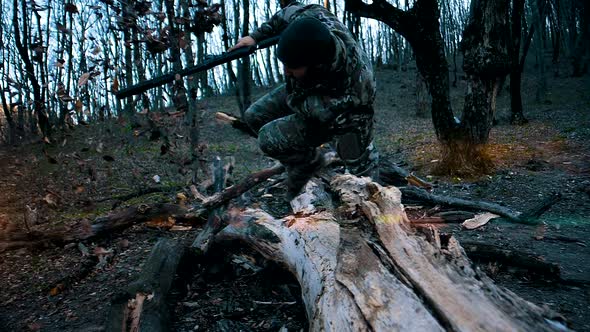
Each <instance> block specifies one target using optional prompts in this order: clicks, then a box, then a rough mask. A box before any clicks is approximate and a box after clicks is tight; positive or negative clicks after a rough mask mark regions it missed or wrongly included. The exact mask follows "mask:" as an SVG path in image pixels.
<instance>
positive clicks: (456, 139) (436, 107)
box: [346, 0, 509, 171]
mask: <svg viewBox="0 0 590 332" xmlns="http://www.w3.org/2000/svg"><path fill="white" fill-rule="evenodd" d="M346 5H347V10H349V11H351V12H355V13H357V14H358V15H360V16H364V17H368V18H374V19H377V20H379V21H382V22H384V23H385V24H387V25H389V26H390V27H392V28H393V29H394V30H396V31H397V32H398V33H400V34H401V35H402V36H404V38H405V39H406V40H407V41H408V42H409V43H410V45H411V46H412V49H413V50H414V54H415V57H416V64H417V66H418V70H419V71H420V73H421V74H422V76H423V77H424V79H425V81H426V85H427V88H428V91H429V93H430V95H431V97H432V105H431V112H432V121H433V124H434V128H435V132H436V135H437V137H438V139H439V141H440V142H441V143H442V145H443V147H444V153H445V155H446V158H445V160H446V163H443V164H445V165H447V166H448V167H449V168H450V170H451V171H453V170H457V169H460V168H463V167H464V166H467V169H472V167H477V168H481V167H484V168H485V167H486V166H487V165H488V164H489V162H488V161H486V160H484V159H483V158H482V153H481V152H482V151H481V149H482V146H483V145H485V144H486V143H487V141H488V137H489V132H490V128H491V125H492V119H493V114H494V111H495V98H496V94H497V88H498V82H499V80H498V78H499V76H503V75H506V74H507V73H508V70H509V58H508V41H507V40H506V39H505V38H506V35H507V32H508V31H509V30H508V21H507V19H506V17H507V14H508V8H509V3H508V0H502V1H491V0H473V2H472V6H471V12H470V20H469V23H468V25H467V27H466V28H465V30H464V32H463V43H462V47H461V48H462V51H463V53H464V66H463V68H464V70H465V72H466V74H467V79H468V86H469V88H468V93H467V95H466V96H465V106H464V109H463V113H462V117H461V120H460V121H457V120H456V118H455V117H454V115H453V111H452V109H451V104H450V99H449V73H448V64H447V60H446V57H445V54H444V42H443V39H442V36H441V32H440V26H439V18H440V11H439V7H438V2H437V1H435V0H417V1H416V2H415V3H414V4H413V6H412V7H411V8H409V9H407V10H401V9H399V8H397V7H395V6H393V5H391V4H390V3H388V2H387V1H384V0H376V1H373V3H371V4H367V3H364V2H362V1H360V0H347V1H346Z"/></svg>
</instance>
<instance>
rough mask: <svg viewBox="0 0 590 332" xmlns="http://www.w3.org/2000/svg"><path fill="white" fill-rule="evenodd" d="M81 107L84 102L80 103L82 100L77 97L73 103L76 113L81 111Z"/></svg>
mask: <svg viewBox="0 0 590 332" xmlns="http://www.w3.org/2000/svg"><path fill="white" fill-rule="evenodd" d="M83 107H84V104H82V101H81V100H80V99H77V100H76V102H75V103H74V109H75V110H76V113H78V114H80V113H82V108H83Z"/></svg>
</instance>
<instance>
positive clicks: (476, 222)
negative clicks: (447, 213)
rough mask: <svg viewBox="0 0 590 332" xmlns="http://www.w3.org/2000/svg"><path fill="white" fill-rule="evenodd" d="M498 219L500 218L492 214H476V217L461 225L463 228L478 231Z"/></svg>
mask: <svg viewBox="0 0 590 332" xmlns="http://www.w3.org/2000/svg"><path fill="white" fill-rule="evenodd" d="M498 217H500V216H499V215H497V214H493V213H490V212H486V213H482V214H476V215H475V217H473V218H471V219H467V220H465V221H464V222H463V224H461V225H463V227H465V228H466V229H476V228H479V227H481V226H483V225H485V224H487V223H488V222H489V221H490V220H492V219H494V218H498Z"/></svg>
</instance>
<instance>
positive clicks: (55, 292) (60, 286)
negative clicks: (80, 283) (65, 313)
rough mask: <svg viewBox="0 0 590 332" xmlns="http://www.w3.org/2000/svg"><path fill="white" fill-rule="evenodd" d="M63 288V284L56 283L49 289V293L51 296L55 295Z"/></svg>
mask: <svg viewBox="0 0 590 332" xmlns="http://www.w3.org/2000/svg"><path fill="white" fill-rule="evenodd" d="M64 289H65V286H64V285H63V284H57V286H55V287H53V288H52V289H51V290H50V291H49V295H51V296H56V295H58V294H59V293H61V292H63V290H64Z"/></svg>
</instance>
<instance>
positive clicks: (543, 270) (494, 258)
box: [461, 241, 560, 279]
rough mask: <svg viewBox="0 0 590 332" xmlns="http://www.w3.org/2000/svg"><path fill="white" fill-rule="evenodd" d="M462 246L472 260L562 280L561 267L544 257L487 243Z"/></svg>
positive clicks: (467, 242) (465, 242)
mask: <svg viewBox="0 0 590 332" xmlns="http://www.w3.org/2000/svg"><path fill="white" fill-rule="evenodd" d="M461 244H462V245H463V248H464V249H465V252H466V253H467V256H469V258H471V259H474V260H479V261H484V262H497V263H500V264H502V265H507V266H514V267H518V268H522V269H525V270H527V271H529V272H533V273H536V274H541V275H544V276H547V277H551V278H553V279H560V268H559V265H558V264H555V263H550V262H546V261H545V260H544V259H543V258H542V257H539V256H535V255H533V254H529V253H526V252H521V251H518V250H514V249H507V248H505V247H499V246H495V245H493V244H487V243H480V242H471V241H463V242H461Z"/></svg>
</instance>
